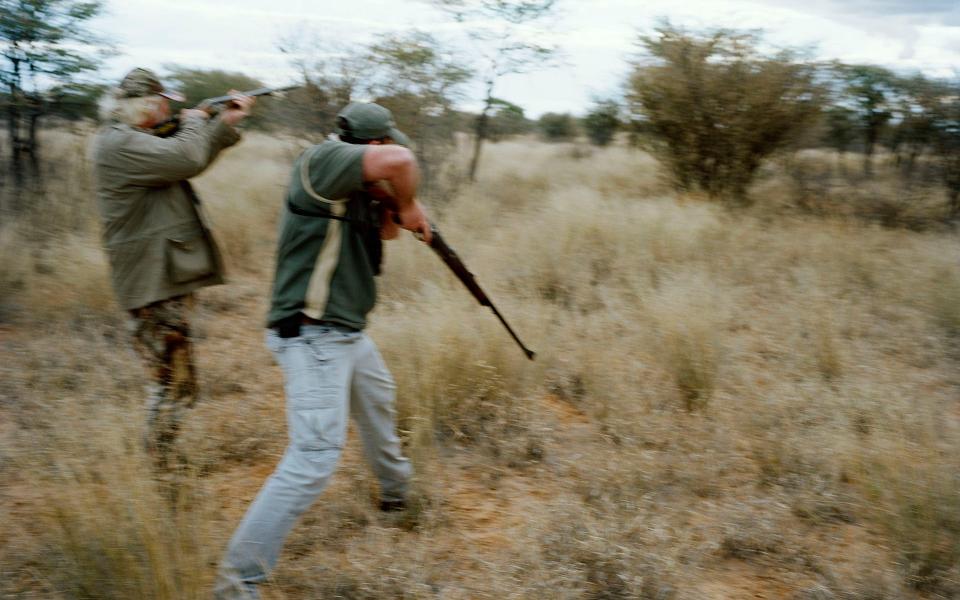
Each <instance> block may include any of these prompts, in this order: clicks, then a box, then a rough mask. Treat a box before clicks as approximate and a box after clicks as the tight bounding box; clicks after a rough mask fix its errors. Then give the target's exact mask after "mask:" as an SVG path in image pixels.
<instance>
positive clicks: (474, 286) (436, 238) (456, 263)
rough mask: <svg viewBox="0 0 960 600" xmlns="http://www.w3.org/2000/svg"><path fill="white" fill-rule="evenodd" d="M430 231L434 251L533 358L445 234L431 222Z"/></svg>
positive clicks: (431, 245) (531, 351)
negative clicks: (445, 238) (449, 244)
mask: <svg viewBox="0 0 960 600" xmlns="http://www.w3.org/2000/svg"><path fill="white" fill-rule="evenodd" d="M430 231H431V233H432V238H431V240H430V247H431V248H432V249H433V251H434V252H436V253H437V256H439V257H440V259H441V260H443V262H444V263H445V264H446V265H447V266H448V267H449V268H450V270H451V271H453V274H454V275H456V276H457V279H459V280H460V282H461V283H463V285H464V286H466V288H467V289H468V290H470V293H471V294H473V297H474V298H476V299H477V302H479V303H480V306H487V307H489V308H490V310H492V311H493V314H495V315H496V316H497V318H498V319H500V322H501V323H503V326H504V327H506V328H507V332H508V333H510V337H512V338H513V341H515V342H516V343H517V345H518V346H520V349H521V350H523V353H524V354H526V355H527V358H529V359H530V360H533V357H534V356H536V353H535V352H534V351H533V350H531V349H529V348H527V347H526V346H524V345H523V342H521V341H520V338H519V337H517V334H516V333H514V331H513V328H511V327H510V325H509V324H508V323H507V320H506V319H504V318H503V315H501V314H500V311H498V310H497V307H496V306H494V305H493V302H491V301H490V297H489V296H487V294H486V293H485V292H484V291H483V289H482V288H481V287H480V284H478V283H477V280H476V278H475V277H474V276H473V273H471V272H470V271H469V270H468V269H467V267H466V265H464V264H463V261H461V260H460V257H459V256H457V253H456V252H454V251H453V248H451V247H450V246H448V245H447V242H446V241H444V239H443V236H442V235H440V232H439V231H437V228H436V227H435V226H434V225H433V224H431V225H430Z"/></svg>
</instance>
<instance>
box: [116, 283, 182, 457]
mask: <svg viewBox="0 0 960 600" xmlns="http://www.w3.org/2000/svg"><path fill="white" fill-rule="evenodd" d="M193 307H194V297H193V296H192V295H190V294H187V295H184V296H177V297H175V298H170V299H167V300H162V301H160V302H155V303H153V304H149V305H147V306H143V307H141V308H135V309H133V310H131V311H130V317H131V318H130V329H131V332H132V334H133V343H134V347H135V348H136V350H137V353H138V354H140V356H141V357H143V359H144V361H146V364H147V369H148V370H149V373H150V381H149V382H148V384H147V433H146V436H145V439H144V441H145V444H146V448H147V452H148V453H149V454H150V456H151V457H152V458H153V461H154V465H155V467H156V468H157V469H158V470H160V471H167V470H169V469H171V468H173V467H175V466H176V465H175V464H173V463H175V462H176V461H177V460H178V459H177V457H176V456H175V455H174V454H175V450H174V445H175V443H176V439H177V434H178V432H179V431H180V422H181V421H182V420H183V416H184V414H185V412H186V410H187V409H188V408H191V407H192V406H193V405H194V404H195V403H196V401H197V392H198V388H197V377H196V369H195V367H194V363H193V343H192V341H191V339H190V319H189V317H190V314H191V313H192V311H193Z"/></svg>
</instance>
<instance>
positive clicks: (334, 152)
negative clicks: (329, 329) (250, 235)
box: [267, 140, 379, 329]
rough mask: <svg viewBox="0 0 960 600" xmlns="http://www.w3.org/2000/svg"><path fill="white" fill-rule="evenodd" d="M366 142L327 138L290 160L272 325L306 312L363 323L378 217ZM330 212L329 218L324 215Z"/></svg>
mask: <svg viewBox="0 0 960 600" xmlns="http://www.w3.org/2000/svg"><path fill="white" fill-rule="evenodd" d="M365 149H366V146H363V145H356V144H347V143H345V142H341V141H339V140H327V141H325V142H323V143H322V144H319V145H317V146H313V147H311V148H308V149H307V150H306V151H305V152H304V153H303V154H302V155H300V157H299V158H298V159H297V161H296V162H295V163H294V165H293V172H292V174H291V177H290V186H289V189H288V191H287V197H286V199H285V202H284V208H283V214H282V217H281V219H280V232H279V239H278V242H277V267H276V275H275V277H274V282H273V294H272V298H271V302H270V313H269V316H268V317H267V322H268V324H269V325H271V326H272V325H274V324H276V323H277V321H279V320H281V319H284V318H286V317H290V316H293V315H295V314H297V313H298V312H302V313H303V314H305V315H307V316H308V317H311V318H314V319H320V320H323V321H331V322H334V323H339V324H342V325H346V326H347V327H352V328H354V329H363V328H364V326H365V325H366V323H367V321H366V317H367V313H369V312H370V310H371V309H372V308H373V305H374V303H375V302H376V297H377V288H376V283H375V282H374V275H375V274H376V267H377V265H376V264H375V263H376V262H377V261H378V258H377V257H374V256H370V254H371V251H370V249H369V248H370V246H369V244H364V235H365V234H366V235H369V233H370V232H371V231H372V230H371V229H369V228H370V227H377V228H378V227H379V217H378V213H377V212H376V210H375V209H374V208H373V206H372V204H371V199H370V197H369V196H368V195H367V194H366V193H365V192H364V185H363V152H364V150H365ZM324 215H329V216H330V217H331V218H324Z"/></svg>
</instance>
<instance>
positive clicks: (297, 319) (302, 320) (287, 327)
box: [271, 313, 350, 338]
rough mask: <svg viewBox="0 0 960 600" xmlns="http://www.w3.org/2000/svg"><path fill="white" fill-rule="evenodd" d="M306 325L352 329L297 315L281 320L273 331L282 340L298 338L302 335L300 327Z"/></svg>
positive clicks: (274, 325)
mask: <svg viewBox="0 0 960 600" xmlns="http://www.w3.org/2000/svg"><path fill="white" fill-rule="evenodd" d="M304 325H325V326H327V327H340V328H347V329H350V328H349V327H346V325H343V324H341V323H334V322H333V321H324V320H321V319H314V318H311V317H308V316H307V315H305V314H303V313H297V314H295V315H291V316H289V317H287V318H285V319H280V320H279V321H277V322H275V323H274V324H273V326H272V327H271V329H273V330H274V331H276V332H277V335H279V336H280V337H282V338H292V337H298V336H299V335H300V327H302V326H304Z"/></svg>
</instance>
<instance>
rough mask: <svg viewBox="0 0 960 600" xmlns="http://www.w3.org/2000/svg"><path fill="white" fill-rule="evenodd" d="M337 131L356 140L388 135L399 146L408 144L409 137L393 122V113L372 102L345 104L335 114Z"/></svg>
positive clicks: (374, 138)
mask: <svg viewBox="0 0 960 600" xmlns="http://www.w3.org/2000/svg"><path fill="white" fill-rule="evenodd" d="M337 133H338V134H339V135H343V136H347V137H352V138H356V139H358V140H379V139H381V138H385V137H389V138H391V139H393V141H395V142H396V143H398V144H400V145H401V146H409V145H410V138H408V137H407V136H406V135H404V133H403V132H402V131H400V130H399V129H397V127H396V123H394V122H393V113H391V112H390V111H389V110H388V109H386V108H384V107H382V106H380V105H379V104H374V103H373V102H351V103H350V104H348V105H347V106H345V107H344V108H343V110H341V111H340V113H339V114H338V115H337Z"/></svg>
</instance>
